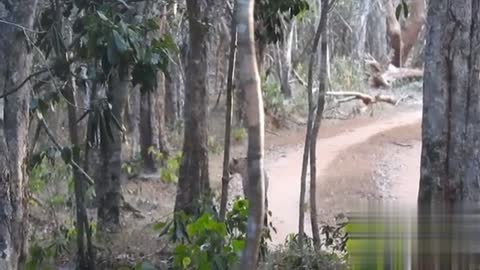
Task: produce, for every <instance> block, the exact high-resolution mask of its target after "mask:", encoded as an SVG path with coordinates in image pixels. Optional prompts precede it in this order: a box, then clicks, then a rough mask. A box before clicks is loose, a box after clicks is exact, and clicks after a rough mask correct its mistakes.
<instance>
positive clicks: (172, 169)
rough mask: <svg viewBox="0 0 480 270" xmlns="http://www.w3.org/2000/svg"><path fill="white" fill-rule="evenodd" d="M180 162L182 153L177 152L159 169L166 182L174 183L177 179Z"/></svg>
mask: <svg viewBox="0 0 480 270" xmlns="http://www.w3.org/2000/svg"><path fill="white" fill-rule="evenodd" d="M181 164H182V153H181V152H178V153H177V154H175V155H174V156H172V157H170V158H168V159H167V160H166V161H165V166H164V167H163V168H162V169H161V172H160V177H161V179H162V181H164V182H166V183H176V182H177V181H178V176H179V170H180V165H181Z"/></svg>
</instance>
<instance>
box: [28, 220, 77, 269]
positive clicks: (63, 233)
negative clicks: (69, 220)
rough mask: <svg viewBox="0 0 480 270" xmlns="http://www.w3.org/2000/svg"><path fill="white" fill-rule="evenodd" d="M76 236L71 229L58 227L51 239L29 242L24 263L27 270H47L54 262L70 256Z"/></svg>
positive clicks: (51, 267)
mask: <svg viewBox="0 0 480 270" xmlns="http://www.w3.org/2000/svg"><path fill="white" fill-rule="evenodd" d="M76 235H77V231H76V229H74V228H73V227H66V226H63V225H62V226H60V228H59V230H58V231H56V232H55V233H54V234H53V236H52V238H50V239H48V240H44V241H40V240H36V239H33V240H31V241H30V243H31V244H30V247H29V252H28V254H29V257H28V259H27V263H26V269H27V270H48V269H55V268H54V267H53V265H54V260H55V259H56V258H60V257H61V256H64V255H68V254H70V250H71V247H72V246H73V245H74V243H75V238H76Z"/></svg>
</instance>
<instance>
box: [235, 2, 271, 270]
mask: <svg viewBox="0 0 480 270" xmlns="http://www.w3.org/2000/svg"><path fill="white" fill-rule="evenodd" d="M254 4H255V1H254V0H238V1H237V5H236V16H235V17H236V23H237V38H238V63H239V68H238V81H239V91H243V92H244V94H245V100H246V104H247V106H246V109H247V110H246V114H247V127H248V152H247V160H248V178H249V181H248V183H249V187H248V189H249V192H248V193H249V194H250V195H249V200H250V212H249V215H248V229H247V240H246V247H245V250H244V253H243V256H242V259H241V264H240V265H241V267H240V269H255V268H256V264H257V259H258V253H259V248H260V236H261V232H262V228H263V217H264V199H265V198H264V196H265V193H264V190H265V187H264V186H265V183H264V181H265V179H264V177H265V176H264V174H263V155H264V139H265V138H264V115H263V100H262V93H261V85H260V83H261V82H260V75H259V70H258V64H257V59H256V52H255V37H254V33H255V29H254Z"/></svg>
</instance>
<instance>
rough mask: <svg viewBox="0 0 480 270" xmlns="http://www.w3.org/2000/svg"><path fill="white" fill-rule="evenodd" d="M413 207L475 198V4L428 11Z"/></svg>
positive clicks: (479, 9) (478, 137)
mask: <svg viewBox="0 0 480 270" xmlns="http://www.w3.org/2000/svg"><path fill="white" fill-rule="evenodd" d="M427 25H428V28H427V44H426V48H425V75H424V97H423V125H422V140H423V144H422V158H421V176H420V190H419V197H418V200H419V203H420V204H425V205H429V204H433V203H434V202H448V203H456V202H462V201H473V202H478V201H479V200H480V178H479V175H480V150H479V149H480V117H479V115H480V109H479V108H480V98H479V97H480V78H479V75H478V74H479V65H480V51H479V50H478V46H479V44H480V2H479V1H476V0H462V1H447V0H438V1H431V2H430V4H429V10H428V23H427Z"/></svg>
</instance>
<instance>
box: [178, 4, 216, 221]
mask: <svg viewBox="0 0 480 270" xmlns="http://www.w3.org/2000/svg"><path fill="white" fill-rule="evenodd" d="M211 5H212V3H210V2H209V1H196V0H187V14H188V15H187V17H188V22H189V41H190V42H189V44H191V46H193V44H194V45H195V48H189V50H188V59H187V65H186V81H185V95H186V97H185V114H184V118H185V131H184V141H183V155H182V163H181V165H180V177H179V181H178V186H177V196H176V200H175V212H178V211H185V212H186V213H187V214H197V212H198V208H199V205H198V200H199V199H201V198H202V196H204V195H206V194H208V193H210V183H209V175H208V125H207V113H208V92H207V81H206V80H207V51H206V46H207V41H208V26H207V25H208V23H206V21H207V20H208V16H209V7H210V6H211Z"/></svg>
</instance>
